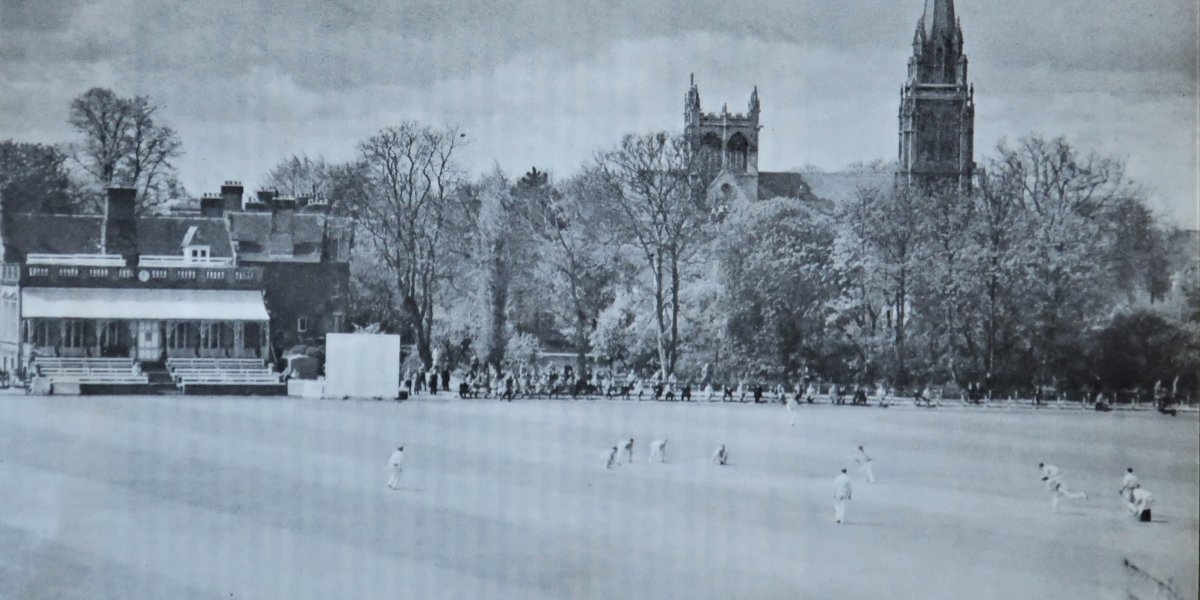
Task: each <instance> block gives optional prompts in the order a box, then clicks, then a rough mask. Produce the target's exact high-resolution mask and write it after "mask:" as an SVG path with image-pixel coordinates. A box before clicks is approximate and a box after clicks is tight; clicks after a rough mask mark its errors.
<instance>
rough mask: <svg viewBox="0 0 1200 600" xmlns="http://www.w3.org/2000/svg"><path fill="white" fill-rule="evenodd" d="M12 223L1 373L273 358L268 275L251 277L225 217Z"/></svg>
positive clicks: (126, 215) (114, 208)
mask: <svg viewBox="0 0 1200 600" xmlns="http://www.w3.org/2000/svg"><path fill="white" fill-rule="evenodd" d="M135 197H136V191H135V190H133V189H128V188H110V189H109V191H108V199H107V202H106V205H105V211H104V214H103V215H32V214H9V215H5V216H4V221H3V223H2V225H3V229H2V231H0V240H2V243H3V247H4V264H3V267H2V271H0V299H2V301H3V310H2V311H0V366H2V367H3V368H4V369H5V370H7V371H10V372H11V371H14V370H16V369H17V368H19V367H23V366H25V365H26V364H27V362H28V361H29V359H30V358H31V357H33V356H42V357H130V358H133V359H134V360H136V361H139V362H161V361H162V360H163V359H165V358H167V357H171V356H179V357H184V356H187V357H232V358H239V357H241V358H266V357H267V356H268V355H269V348H268V342H267V340H268V320H269V319H268V315H267V310H266V306H265V305H264V303H263V294H262V271H261V269H257V268H252V267H250V268H247V267H239V266H237V264H236V257H235V255H234V252H233V247H232V245H231V244H230V240H229V231H228V228H227V224H226V222H225V220H224V219H222V218H220V217H212V216H203V215H193V216H184V217H137V216H135V215H134V206H135Z"/></svg>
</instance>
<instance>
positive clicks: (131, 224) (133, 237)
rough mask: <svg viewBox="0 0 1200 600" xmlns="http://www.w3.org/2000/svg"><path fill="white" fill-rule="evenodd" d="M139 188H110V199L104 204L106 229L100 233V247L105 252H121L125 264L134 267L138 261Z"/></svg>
mask: <svg viewBox="0 0 1200 600" xmlns="http://www.w3.org/2000/svg"><path fill="white" fill-rule="evenodd" d="M136 207H137V190H136V189H134V188H126V187H110V188H108V201H107V202H106V203H105V205H104V229H103V230H102V231H101V233H100V247H101V251H102V252H103V253H104V254H119V255H121V256H122V257H124V258H125V264H127V265H129V266H131V267H133V266H137V262H138V241H137V217H136V212H137V209H136Z"/></svg>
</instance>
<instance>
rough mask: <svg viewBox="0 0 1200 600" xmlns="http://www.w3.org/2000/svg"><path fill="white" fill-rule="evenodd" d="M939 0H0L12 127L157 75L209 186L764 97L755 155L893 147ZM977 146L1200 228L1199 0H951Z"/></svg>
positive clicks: (473, 165) (158, 100) (554, 162)
mask: <svg viewBox="0 0 1200 600" xmlns="http://www.w3.org/2000/svg"><path fill="white" fill-rule="evenodd" d="M924 1H925V0H759V1H757V2H713V1H711V0H605V1H602V2H597V1H594V0H593V1H589V2H577V1H575V0H560V1H556V2H549V1H546V0H508V1H507V2H503V3H485V2H479V1H478V0H436V1H434V0H391V1H383V0H286V1H285V0H230V1H226V0H192V1H191V2H162V1H161V0H0V139H8V138H13V139H16V140H19V141H36V142H44V143H61V142H69V141H71V140H73V139H76V136H75V132H73V131H72V129H71V128H70V126H69V125H68V124H67V122H66V120H67V116H68V109H69V105H70V102H71V100H72V99H73V98H74V97H76V96H78V95H79V94H81V93H82V92H84V91H86V90H87V89H88V88H90V87H94V86H103V87H109V88H112V89H113V90H114V91H116V92H117V93H118V94H121V95H126V96H128V95H134V94H142V95H148V96H149V97H150V99H151V101H152V102H153V103H155V104H156V105H158V106H159V107H160V113H159V115H160V117H159V118H160V119H161V121H162V122H164V123H165V124H168V125H170V126H172V127H174V128H175V129H176V130H178V131H179V133H180V136H181V137H182V139H183V144H184V150H185V155H184V156H183V157H181V158H180V159H179V160H178V168H179V172H180V177H181V179H182V180H183V183H184V184H185V186H186V187H187V188H188V190H189V191H190V192H191V193H193V194H196V195H199V194H200V193H203V192H215V191H218V188H219V187H220V185H221V182H222V181H224V180H227V179H235V180H240V181H243V182H244V183H245V184H246V185H247V186H248V187H254V186H256V185H257V184H258V183H259V182H261V181H262V180H263V179H264V178H265V175H266V173H267V172H268V171H269V170H270V168H271V166H272V165H274V164H276V163H277V162H279V161H280V160H282V159H284V158H286V157H288V156H290V155H292V154H308V155H309V156H313V157H316V156H322V157H324V158H326V159H327V160H330V161H341V160H346V159H349V158H351V157H352V156H353V154H354V151H355V145H356V144H357V143H358V142H359V141H361V140H363V139H365V138H367V137H369V136H370V135H371V134H373V133H375V132H376V131H378V130H379V129H381V128H383V127H386V126H389V125H395V124H398V123H400V122H403V121H414V120H415V121H419V122H422V123H426V124H429V125H434V126H439V127H440V126H455V127H459V128H461V130H462V131H463V132H464V133H465V134H466V137H465V138H463V139H464V140H465V141H467V142H468V143H467V145H466V146H465V147H464V149H463V152H462V154H461V155H460V158H461V165H462V166H463V167H464V168H466V169H467V170H468V171H470V172H472V173H481V172H484V171H489V170H491V169H492V168H493V166H495V165H499V166H500V167H501V168H502V169H503V170H505V171H506V172H508V173H510V174H513V175H518V176H519V175H520V174H521V173H524V172H525V171H526V170H528V169H529V168H530V167H531V166H537V167H538V168H539V169H542V170H549V171H550V172H551V173H552V174H554V175H555V176H559V177H565V176H569V175H570V174H571V173H573V172H574V171H575V170H577V169H578V168H579V167H580V165H582V164H584V163H586V162H587V161H589V160H590V159H591V157H592V156H593V155H594V154H595V152H596V151H598V150H601V149H604V148H608V147H611V146H613V145H614V144H616V143H617V142H618V141H619V139H620V137H621V135H622V134H624V133H629V132H646V131H656V130H671V131H678V130H681V129H682V124H683V98H684V93H685V92H686V91H687V87H688V78H689V75H690V74H692V73H694V74H695V77H696V82H697V84H698V85H699V86H700V96H701V100H702V102H703V107H704V110H705V111H717V110H720V108H721V106H722V105H723V104H726V103H727V104H728V105H729V109H730V110H731V111H734V112H742V111H744V110H745V109H746V104H747V102H748V100H749V95H750V91H751V89H752V88H753V87H754V86H755V85H757V86H758V89H759V94H760V96H761V99H762V124H763V126H764V128H763V131H762V134H761V138H760V153H759V168H760V169H761V170H766V171H772V170H789V169H796V168H799V167H802V166H806V165H813V166H816V167H819V168H821V169H826V170H837V169H840V168H842V167H844V166H845V165H847V164H849V163H853V162H856V161H863V162H870V161H874V160H878V159H883V160H889V161H891V160H895V155H896V144H897V141H896V140H897V111H898V107H899V92H900V87H901V85H902V84H903V82H904V79H905V76H906V70H907V66H906V65H907V60H908V56H909V55H911V53H912V45H911V44H912V36H913V31H914V28H915V26H916V22H917V19H918V18H919V17H920V16H921V13H922V11H923V5H924ZM955 9H956V12H957V15H958V17H959V19H960V20H961V22H962V26H963V32H964V39H965V46H966V53H967V55H968V57H969V59H970V74H971V80H972V81H973V83H974V84H975V91H976V125H975V129H976V138H975V148H976V160H977V161H979V162H980V163H981V164H986V161H987V158H988V157H990V156H993V155H995V152H994V149H995V148H996V145H997V144H998V143H1001V142H1002V141H1005V140H1007V141H1008V142H1009V143H1014V142H1016V141H1017V140H1019V139H1020V138H1021V137H1022V136H1027V135H1030V134H1033V133H1036V134H1040V135H1043V136H1047V137H1055V136H1060V135H1061V136H1065V137H1066V138H1067V139H1068V140H1069V141H1070V142H1071V143H1072V144H1074V145H1075V146H1076V147H1078V148H1080V149H1081V150H1084V151H1088V152H1091V151H1094V152H1096V153H1098V154H1100V155H1103V156H1107V157H1116V158H1121V159H1125V160H1127V161H1128V166H1129V169H1128V172H1129V175H1130V176H1131V177H1132V178H1134V179H1135V180H1136V181H1137V182H1139V183H1140V184H1141V185H1142V186H1143V187H1144V188H1145V191H1146V194H1147V197H1148V200H1149V202H1150V205H1151V206H1152V207H1153V208H1154V209H1155V211H1156V212H1157V213H1158V214H1159V215H1161V216H1162V217H1163V218H1164V219H1166V220H1167V221H1169V222H1173V223H1175V224H1178V225H1183V226H1187V227H1192V228H1200V222H1198V219H1200V217H1198V216H1197V212H1198V211H1197V204H1198V195H1197V194H1198V191H1197V190H1198V186H1200V184H1198V181H1197V178H1198V171H1200V169H1198V167H1197V164H1198V160H1200V156H1198V151H1197V146H1198V143H1200V134H1198V126H1200V117H1198V112H1200V108H1198V107H1200V105H1198V93H1197V92H1198V87H1197V86H1198V73H1197V70H1198V66H1197V65H1198V59H1197V57H1198V55H1200V48H1198V40H1197V38H1198V35H1197V28H1198V18H1197V12H1198V9H1197V5H1196V2H1195V0H1103V1H1097V0H1053V1H1047V0H1002V1H998V0H986V1H985V0H958V1H957V2H956V3H955Z"/></svg>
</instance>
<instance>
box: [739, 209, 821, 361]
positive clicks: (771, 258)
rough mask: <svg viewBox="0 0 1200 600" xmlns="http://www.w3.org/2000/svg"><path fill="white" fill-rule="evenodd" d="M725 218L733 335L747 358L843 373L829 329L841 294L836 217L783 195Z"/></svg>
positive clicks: (742, 353) (747, 359)
mask: <svg viewBox="0 0 1200 600" xmlns="http://www.w3.org/2000/svg"><path fill="white" fill-rule="evenodd" d="M726 224H727V226H728V228H727V230H726V231H725V232H724V239H723V244H722V247H721V267H722V268H721V271H722V274H723V275H724V280H725V282H726V287H727V289H728V302H729V303H728V305H727V312H728V314H729V324H728V333H729V338H730V340H732V341H733V344H734V346H735V347H736V349H737V350H738V352H739V354H740V355H741V356H742V357H743V358H744V359H745V362H746V363H747V364H767V365H772V366H774V367H775V368H776V369H778V370H780V371H782V372H784V373H800V372H802V371H803V370H804V368H805V367H806V366H809V367H812V368H814V369H815V370H817V371H818V372H822V373H826V374H832V373H835V372H844V370H843V369H841V368H839V366H838V365H837V364H836V363H837V358H838V357H837V354H838V353H837V352H836V351H835V350H834V344H833V343H832V340H831V337H830V335H829V331H828V328H827V325H828V323H829V322H830V321H831V319H832V317H833V316H834V315H833V301H834V300H835V299H836V298H837V297H838V296H839V289H838V286H839V281H838V279H839V278H838V277H837V274H836V273H835V272H834V270H833V243H834V227H833V223H832V221H831V220H830V219H829V218H828V217H827V216H825V215H822V214H820V213H819V212H817V211H815V210H813V209H811V208H809V207H807V206H805V205H803V204H801V203H799V202H798V201H796V200H791V199H778V200H768V201H761V202H754V203H744V204H741V205H738V206H735V207H734V210H733V211H732V213H731V214H730V217H729V219H728V220H727V221H726Z"/></svg>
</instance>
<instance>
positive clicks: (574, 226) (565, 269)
mask: <svg viewBox="0 0 1200 600" xmlns="http://www.w3.org/2000/svg"><path fill="white" fill-rule="evenodd" d="M603 191H604V188H603V185H602V184H601V183H600V182H598V181H597V180H596V179H594V178H590V177H588V176H587V175H586V174H585V175H582V176H579V177H576V178H574V179H571V180H568V181H566V182H563V183H562V184H558V185H555V184H552V182H551V181H550V178H549V176H548V175H547V174H546V173H544V172H541V171H538V170H537V169H536V168H535V169H532V170H530V171H529V172H528V173H526V174H525V176H524V177H522V178H521V180H520V181H519V182H518V183H517V185H516V187H515V189H514V190H513V194H514V195H515V196H517V197H518V198H519V199H520V202H519V203H518V206H519V210H518V213H519V216H520V218H521V219H522V223H523V227H522V229H521V234H522V235H523V236H527V237H528V238H529V239H531V240H534V241H535V243H536V248H535V252H536V256H537V261H536V264H534V265H532V267H533V268H532V269H531V275H532V276H533V277H534V279H535V280H536V281H537V285H538V287H539V288H540V289H541V290H550V291H551V293H550V294H539V295H538V296H537V297H538V298H539V299H540V301H541V302H542V303H543V305H545V306H550V307H553V309H554V311H555V312H556V313H557V315H558V318H559V321H560V322H561V324H562V329H563V331H564V332H565V333H566V334H567V336H568V338H569V339H570V340H571V343H572V346H573V348H574V350H575V355H576V368H577V369H579V370H580V372H582V369H584V367H585V364H586V356H587V353H588V352H589V351H590V350H591V344H590V339H591V333H592V330H593V329H594V328H595V326H596V321H597V319H598V318H599V315H600V311H601V310H602V309H603V307H604V306H605V304H606V302H608V301H609V300H611V298H612V293H611V285H612V283H613V281H614V279H615V276H616V273H615V264H616V258H615V255H614V252H613V251H612V250H611V248H613V247H615V244H614V243H613V240H612V239H611V236H609V235H608V233H607V228H606V227H605V226H604V218H603V211H604V210H605V208H606V207H605V204H604V202H603V198H602V196H601V194H602V193H603Z"/></svg>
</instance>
